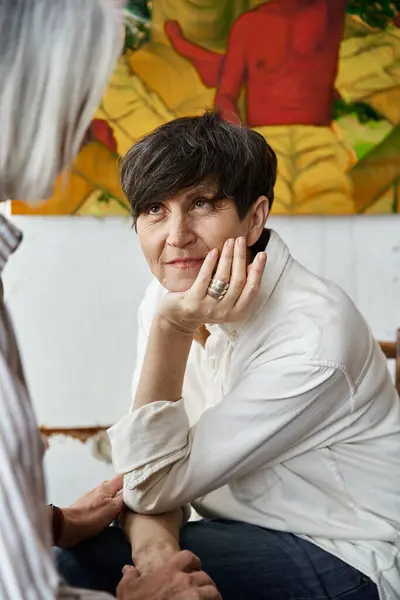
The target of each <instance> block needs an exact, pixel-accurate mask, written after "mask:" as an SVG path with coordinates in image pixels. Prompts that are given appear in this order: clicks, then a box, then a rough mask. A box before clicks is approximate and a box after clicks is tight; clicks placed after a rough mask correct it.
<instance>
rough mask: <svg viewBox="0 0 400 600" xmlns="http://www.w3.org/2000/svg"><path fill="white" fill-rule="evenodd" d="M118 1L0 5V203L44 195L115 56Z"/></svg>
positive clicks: (1, 1)
mask: <svg viewBox="0 0 400 600" xmlns="http://www.w3.org/2000/svg"><path fill="white" fill-rule="evenodd" d="M123 5H124V3H123V2H122V0H0V200H4V199H6V198H15V199H21V200H38V199H42V198H45V197H47V196H48V195H49V194H50V193H51V191H52V188H53V185H54V181H55V179H56V177H57V175H58V173H59V172H60V170H62V169H64V168H65V167H66V166H69V165H70V164H71V162H72V160H73V158H74V156H75V154H76V153H77V152H78V151H79V148H80V145H81V143H82V140H83V137H84V135H85V133H86V131H87V128H88V126H89V124H90V121H91V119H92V117H93V113H94V112H95V110H96V108H97V106H98V104H99V103H100V100H101V97H102V94H103V91H104V88H105V86H106V85H107V82H108V80H109V77H110V75H111V73H112V70H113V67H114V65H115V62H116V60H117V58H118V56H119V54H120V53H121V50H122V43H123V30H122V25H123Z"/></svg>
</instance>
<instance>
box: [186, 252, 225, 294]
mask: <svg viewBox="0 0 400 600" xmlns="http://www.w3.org/2000/svg"><path fill="white" fill-rule="evenodd" d="M217 262H218V250H217V249H216V248H214V250H211V251H210V252H209V253H208V254H207V256H206V258H205V259H204V262H203V264H202V265H201V269H200V271H199V273H198V275H197V277H196V279H195V281H194V283H193V285H192V287H191V288H190V290H189V292H188V297H192V298H196V299H197V300H202V299H203V298H204V297H205V296H206V294H207V289H208V286H209V285H210V281H211V279H212V276H213V273H214V270H215V267H216V264H217Z"/></svg>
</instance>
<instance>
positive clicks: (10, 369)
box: [0, 215, 111, 600]
mask: <svg viewBox="0 0 400 600" xmlns="http://www.w3.org/2000/svg"><path fill="white" fill-rule="evenodd" d="M21 240H22V234H21V232H20V231H18V229H17V228H16V227H15V226H14V225H12V224H11V223H10V222H9V221H8V220H7V219H6V218H5V217H4V216H2V215H0V278H1V274H2V271H3V268H4V267H5V265H6V263H7V261H8V258H9V256H10V255H11V254H12V253H13V252H14V251H15V250H16V249H17V247H18V246H19V244H20V242H21ZM0 406H1V418H0V556H1V560H0V598H1V600H39V599H40V600H54V599H59V600H106V599H107V598H108V599H109V598H111V596H109V595H108V594H103V593H101V592H90V591H85V590H73V589H71V588H67V587H66V586H65V585H63V584H62V583H61V582H60V580H59V577H58V575H57V571H56V568H55V565H54V562H53V557H52V543H51V531H50V523H49V518H48V512H47V507H46V502H45V486H44V476H43V468H42V460H43V453H44V447H43V442H42V440H41V437H40V435H39V431H38V426H37V423H36V419H35V415H34V412H33V408H32V404H31V401H30V398H29V393H28V390H27V386H26V382H25V377H24V372H23V368H22V364H21V359H20V354H19V351H18V346H17V342H16V338H15V334H14V329H13V326H12V323H11V320H10V316H9V314H8V311H7V309H6V307H5V305H4V301H3V286H2V284H1V279H0Z"/></svg>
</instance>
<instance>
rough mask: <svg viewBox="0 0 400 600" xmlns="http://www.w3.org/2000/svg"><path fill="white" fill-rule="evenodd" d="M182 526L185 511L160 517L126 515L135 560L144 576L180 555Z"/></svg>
mask: <svg viewBox="0 0 400 600" xmlns="http://www.w3.org/2000/svg"><path fill="white" fill-rule="evenodd" d="M182 523H183V510H182V509H181V508H178V509H177V510H175V511H173V512H169V513H165V514H163V515H157V516H150V515H140V514H136V513H133V512H130V511H128V510H127V511H126V514H125V517H124V530H125V533H126V535H127V537H128V539H129V541H130V543H131V547H132V560H133V562H134V564H135V566H136V567H137V568H138V569H139V571H140V572H142V573H143V572H148V571H152V570H154V569H156V568H157V567H159V566H160V565H161V564H164V563H165V562H166V561H167V560H169V559H170V558H171V557H172V556H174V555H175V554H177V553H178V552H179V551H180V547H179V531H180V528H181V526H182Z"/></svg>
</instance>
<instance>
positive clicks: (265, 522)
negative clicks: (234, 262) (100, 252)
mask: <svg viewBox="0 0 400 600" xmlns="http://www.w3.org/2000/svg"><path fill="white" fill-rule="evenodd" d="M267 253H268V264H267V268H266V271H265V274H264V277H263V281H262V287H261V290H260V292H259V294H258V297H257V298H256V300H255V302H254V304H253V305H252V308H251V310H250V311H249V314H248V317H247V318H246V319H245V320H244V321H243V322H241V323H237V324H234V325H226V326H225V325H222V326H215V325H214V326H210V327H208V329H209V331H210V333H211V335H210V336H209V337H208V339H207V341H206V345H205V348H203V347H202V346H201V345H200V344H198V343H195V342H194V343H193V344H192V348H191V351H190V356H189V360H188V364H187V369H186V373H185V380H184V386H183V398H182V399H180V400H178V401H177V402H164V401H157V402H153V403H150V404H148V405H146V406H143V407H142V408H140V409H138V410H133V411H131V413H130V414H129V415H127V416H126V417H124V418H123V419H122V420H121V421H120V422H119V423H117V424H116V425H115V426H114V427H113V428H111V430H110V431H109V434H110V438H111V443H112V448H113V458H114V464H115V467H116V469H117V471H119V472H123V473H126V477H125V489H124V494H125V501H126V503H127V504H128V505H129V506H130V507H131V508H132V509H133V510H136V511H138V512H143V513H160V512H164V511H168V510H171V509H173V508H176V507H178V506H179V505H182V504H184V503H187V502H190V503H192V505H193V506H194V507H195V508H196V510H197V512H199V513H200V514H201V515H203V516H218V517H225V518H229V519H236V520H242V521H246V522H248V523H254V524H256V525H259V526H261V527H266V528H270V529H275V530H280V531H289V532H292V533H294V534H296V535H298V536H300V537H303V538H304V539H307V540H309V541H310V542H313V543H315V544H316V545H318V546H320V547H321V548H323V549H325V550H326V551H328V552H330V553H332V554H334V555H335V556H337V557H339V558H340V559H342V560H343V561H345V562H347V563H348V564H350V565H352V566H353V567H355V568H356V569H358V570H360V571H361V572H363V573H365V574H366V575H368V576H369V577H370V578H371V579H372V580H373V581H374V582H375V583H376V585H377V586H378V590H379V593H380V598H381V599H385V600H394V599H396V600H399V599H400V400H399V397H398V395H397V393H396V391H395V388H394V385H393V383H392V381H391V378H390V375H389V373H388V370H387V365H386V360H385V357H384V355H383V353H382V351H381V350H380V347H379V345H378V343H377V342H376V341H375V340H374V338H373V336H372V333H371V331H370V329H369V327H368V325H367V324H366V322H365V320H364V318H363V317H362V316H361V314H360V313H359V312H358V310H357V309H356V308H355V306H354V304H353V303H352V301H351V300H350V299H349V297H348V296H347V295H346V294H345V293H344V292H343V291H342V290H341V289H340V288H338V287H337V286H336V285H334V284H333V283H330V282H329V281H326V280H324V279H321V278H319V277H317V276H315V275H313V274H312V273H310V272H309V271H307V270H306V269H305V268H304V267H303V266H301V265H300V264H299V263H298V262H296V261H295V260H294V259H293V257H292V256H291V255H290V253H289V250H288V248H287V247H286V245H285V244H284V242H283V241H282V239H281V238H280V237H279V236H278V235H277V233H275V232H273V231H272V232H271V238H270V241H269V244H268V247H267ZM165 293H166V292H165V290H164V289H163V288H162V287H161V285H160V284H159V283H158V282H156V281H154V282H152V283H151V285H150V287H149V288H148V290H147V292H146V295H145V298H144V300H143V302H142V304H141V307H140V310H139V328H140V333H139V342H138V364H137V368H136V371H135V376H134V385H133V387H134V392H135V389H136V385H137V382H138V378H139V374H140V370H141V364H142V360H143V356H144V352H145V347H146V340H147V337H148V332H149V329H150V325H151V322H152V318H153V315H154V313H155V311H156V310H157V305H158V303H159V301H160V298H161V297H162V295H163V294H165ZM171 352H173V348H171ZM165 360H166V361H167V360H168V356H166V357H165ZM149 400H151V399H149Z"/></svg>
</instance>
